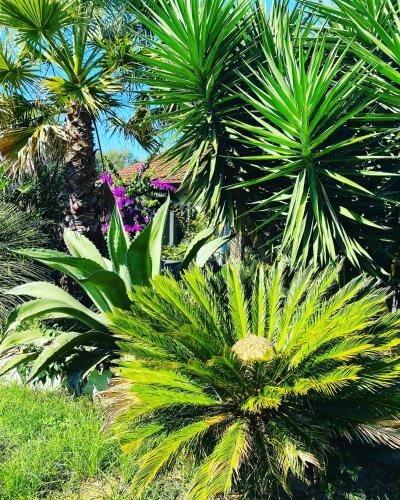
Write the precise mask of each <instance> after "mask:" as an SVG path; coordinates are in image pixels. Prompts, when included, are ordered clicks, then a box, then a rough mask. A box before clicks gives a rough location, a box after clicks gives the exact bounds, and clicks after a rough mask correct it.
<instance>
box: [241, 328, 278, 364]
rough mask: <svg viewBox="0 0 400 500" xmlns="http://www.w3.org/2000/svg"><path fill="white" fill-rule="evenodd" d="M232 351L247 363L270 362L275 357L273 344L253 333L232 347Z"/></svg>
mask: <svg viewBox="0 0 400 500" xmlns="http://www.w3.org/2000/svg"><path fill="white" fill-rule="evenodd" d="M232 351H233V352H234V353H235V354H236V356H237V357H238V358H239V359H241V360H242V361H244V362H245V363H256V362H257V361H268V360H270V359H271V358H272V357H273V356H274V346H273V345H272V342H270V341H269V340H267V339H265V338H264V337H259V336H258V335H253V334H251V333H248V334H247V335H246V337H244V338H243V339H240V340H238V341H237V342H236V344H235V345H234V346H233V347H232Z"/></svg>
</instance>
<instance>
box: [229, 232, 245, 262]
mask: <svg viewBox="0 0 400 500" xmlns="http://www.w3.org/2000/svg"><path fill="white" fill-rule="evenodd" d="M243 252H244V234H243V229H242V228H241V227H240V228H239V229H238V230H237V232H236V236H235V237H234V238H232V240H231V242H230V248H229V260H230V261H231V262H240V261H241V260H242V259H243Z"/></svg>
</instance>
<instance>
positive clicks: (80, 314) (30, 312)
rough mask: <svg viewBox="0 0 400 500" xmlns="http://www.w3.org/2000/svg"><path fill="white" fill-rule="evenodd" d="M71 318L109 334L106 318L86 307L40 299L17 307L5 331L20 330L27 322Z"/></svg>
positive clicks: (8, 320)
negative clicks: (22, 324)
mask: <svg viewBox="0 0 400 500" xmlns="http://www.w3.org/2000/svg"><path fill="white" fill-rule="evenodd" d="M35 318H40V319H55V318H70V319H73V320H76V321H80V322H81V323H84V324H85V325H87V326H88V327H89V328H92V329H94V330H98V331H104V332H107V328H106V327H105V325H104V323H103V322H104V321H105V320H104V318H103V316H102V315H100V314H96V313H94V312H92V311H91V310H90V309H87V308H86V307H84V306H81V305H80V307H79V308H78V307H74V306H73V305H71V304H68V303H66V302H62V301H60V300H49V299H38V300H32V301H30V302H25V303H24V304H21V305H20V306H18V307H16V308H15V309H14V310H13V311H12V312H11V314H10V315H9V317H8V319H7V322H6V325H5V327H4V331H5V332H6V333H7V332H10V331H12V330H15V329H16V328H18V327H19V326H20V325H21V323H23V322H24V321H26V320H33V319H35Z"/></svg>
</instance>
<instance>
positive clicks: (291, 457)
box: [109, 262, 400, 500]
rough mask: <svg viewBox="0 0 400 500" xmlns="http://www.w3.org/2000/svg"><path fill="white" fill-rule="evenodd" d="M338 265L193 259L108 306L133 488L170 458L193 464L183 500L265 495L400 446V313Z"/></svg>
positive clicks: (114, 397) (119, 416)
mask: <svg viewBox="0 0 400 500" xmlns="http://www.w3.org/2000/svg"><path fill="white" fill-rule="evenodd" d="M339 273H340V266H330V267H328V268H326V269H325V270H324V271H322V272H316V271H315V270H314V269H313V268H308V269H299V270H298V271H296V272H295V273H294V274H292V273H291V271H290V269H287V268H286V266H285V265H284V263H282V262H280V263H277V264H275V265H274V266H272V267H270V268H265V267H264V266H262V265H260V266H259V267H258V270H257V273H256V277H255V279H254V283H253V284H250V283H243V282H242V280H241V277H240V272H239V268H238V267H237V266H230V267H228V268H226V269H224V271H223V272H222V273H221V274H213V273H211V272H208V273H207V272H206V273H203V272H202V271H201V270H199V269H196V268H193V269H191V270H190V271H188V272H186V273H185V274H184V275H183V277H182V281H181V282H177V281H176V280H175V279H174V278H172V277H170V276H159V277H157V278H155V279H154V280H153V282H152V284H153V287H152V288H145V287H141V288H137V289H136V290H135V291H134V294H133V299H134V302H135V306H134V307H133V308H132V310H131V312H127V311H120V312H118V311H116V312H114V314H113V315H110V318H111V321H112V323H113V326H112V329H113V330H114V331H115V333H116V334H117V335H118V334H119V335H120V336H121V337H122V338H124V342H123V343H122V344H121V347H122V348H124V349H125V350H126V353H127V354H126V357H125V359H123V360H122V361H121V363H120V367H119V368H118V370H117V373H118V374H119V377H120V378H119V379H117V380H116V381H115V383H114V385H113V387H112V388H111V389H110V390H109V397H110V399H111V401H112V402H113V403H114V405H111V412H112V414H113V416H114V418H115V422H114V432H115V434H116V436H118V437H119V438H120V439H121V440H122V441H123V443H124V450H125V451H126V452H128V453H129V452H134V453H136V454H137V455H138V459H137V460H136V465H137V467H138V469H137V471H136V473H135V476H134V479H133V484H132V492H135V494H141V493H143V492H144V491H147V490H146V488H147V487H148V486H149V485H150V484H151V483H152V481H153V480H154V479H155V478H156V477H157V476H158V474H159V473H161V472H163V471H166V470H170V467H171V466H172V465H173V464H174V460H175V459H176V458H182V457H185V456H191V457H193V458H194V460H195V461H196V463H197V468H196V472H195V473H194V475H193V478H192V480H191V483H190V492H189V497H188V498H189V499H192V500H193V499H196V500H198V499H211V498H214V497H219V495H222V494H228V493H231V492H232V493H235V494H240V495H244V496H245V497H246V498H268V497H274V495H275V494H277V495H283V496H284V492H286V493H290V492H291V491H297V488H298V487H299V485H301V484H302V483H305V484H311V483H312V482H315V481H314V480H315V478H318V477H321V476H323V475H324V472H325V470H326V468H327V465H329V463H330V457H331V456H332V455H336V454H339V455H340V452H341V451H342V450H351V449H353V447H354V446H355V444H356V443H357V444H359V445H362V446H365V447H366V448H369V449H371V447H374V446H383V447H391V448H393V449H398V448H400V435H399V433H398V431H396V429H393V428H391V424H390V422H389V421H390V420H391V419H393V420H396V419H397V420H398V419H399V417H400V398H399V381H400V359H399V357H398V356H397V355H396V354H395V353H394V352H393V350H394V349H395V348H396V346H398V345H399V344H400V336H399V325H400V313H399V312H396V313H389V312H388V310H387V306H386V298H387V297H386V296H387V291H386V290H382V289H378V288H377V287H376V286H374V284H373V282H372V281H371V280H369V279H367V278H366V277H364V276H360V277H358V278H357V279H354V280H353V281H351V282H350V283H349V284H348V285H346V286H345V287H343V288H341V289H337V288H336V287H335V286H336V283H337V281H338V277H339Z"/></svg>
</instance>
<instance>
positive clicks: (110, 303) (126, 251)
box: [0, 200, 229, 380]
mask: <svg viewBox="0 0 400 500" xmlns="http://www.w3.org/2000/svg"><path fill="white" fill-rule="evenodd" d="M168 211H169V200H167V201H166V202H165V203H164V205H163V206H162V207H161V208H160V209H159V211H158V212H157V214H156V215H155V216H154V218H153V220H152V221H151V223H150V224H149V225H148V226H147V228H146V229H145V230H144V231H143V232H142V233H140V234H139V235H138V236H137V237H136V238H135V239H134V240H132V241H131V240H130V238H129V236H128V234H127V233H126V232H125V231H124V226H123V222H122V219H121V216H120V213H119V211H118V210H117V209H115V211H114V213H113V216H112V219H111V222H110V228H109V231H108V233H107V247H108V253H109V257H110V259H107V258H105V257H103V256H102V255H101V253H100V252H99V250H98V249H97V248H96V246H95V245H94V244H93V243H92V242H91V241H90V240H89V239H88V238H86V237H85V236H83V235H81V234H79V233H77V232H76V231H70V230H65V232H64V242H65V246H66V247H67V249H68V251H69V254H67V253H63V252H58V251H53V250H47V249H36V250H21V251H19V252H18V253H19V254H20V255H22V256H23V257H25V258H31V259H35V260H36V261H38V262H39V263H41V264H44V265H46V266H48V267H50V268H51V269H54V270H56V271H60V272H62V273H63V274H65V275H66V276H68V277H69V278H70V279H72V280H73V281H74V282H76V283H77V285H78V286H79V287H80V288H81V289H82V290H83V291H84V293H85V294H86V295H87V296H88V298H89V299H90V302H91V303H92V307H91V308H89V307H86V306H84V305H82V304H81V303H80V302H79V301H78V300H77V299H76V298H74V297H73V296H72V295H71V294H69V293H68V292H67V291H65V290H63V289H62V288H60V287H59V286H56V285H54V284H52V283H49V282H34V283H27V284H23V285H20V286H17V287H15V288H12V289H11V290H6V291H5V292H4V293H5V294H7V295H8V296H9V297H10V298H11V297H26V296H28V297H32V298H33V299H34V300H31V301H28V302H23V303H22V304H21V305H19V306H18V307H16V308H15V309H14V310H13V311H12V312H11V314H10V315H9V317H8V320H7V322H6V324H5V327H4V332H3V340H2V342H1V343H0V356H2V357H3V358H4V357H5V358H8V357H10V359H9V361H8V362H7V363H6V364H4V365H3V366H2V368H1V370H0V373H1V374H3V373H7V372H8V371H10V370H12V369H14V368H16V367H18V366H19V365H22V364H27V363H29V364H32V363H33V364H32V366H31V369H30V373H29V375H28V380H33V379H35V378H36V377H38V376H39V375H40V374H41V372H42V371H43V370H45V369H46V368H47V367H48V366H50V365H52V364H53V363H55V362H59V361H63V362H65V363H66V371H67V372H69V370H70V369H71V370H77V371H78V372H79V373H80V374H81V375H82V374H84V373H87V372H88V370H91V369H93V368H94V367H96V366H97V365H99V364H104V363H107V362H109V361H110V360H111V359H112V358H113V357H115V355H116V350H117V348H116V343H115V342H116V339H115V337H114V336H113V335H112V333H111V332H110V330H109V328H108V320H107V317H106V314H107V313H109V312H111V311H112V310H113V309H114V308H123V309H129V308H130V306H131V301H130V297H129V294H130V292H131V289H132V287H133V286H139V285H141V286H148V285H149V284H150V280H151V279H152V278H154V277H155V276H157V275H158V274H160V273H161V271H162V262H161V249H162V241H163V235H164V231H165V223H166V220H167V216H168ZM211 236H212V231H211V230H210V229H207V230H206V231H203V232H202V233H200V234H199V235H197V237H196V238H195V239H194V240H193V241H192V244H191V245H190V246H189V248H188V251H187V253H186V256H185V259H184V260H183V262H182V263H181V265H180V272H183V270H184V269H185V268H186V267H187V266H188V265H189V264H190V263H191V262H193V261H195V262H196V264H197V265H198V266H200V267H201V266H204V265H205V263H206V261H207V260H208V259H209V258H210V257H211V256H212V255H213V254H214V253H215V252H216V251H217V250H218V249H219V248H220V247H221V246H222V245H224V244H225V243H226V242H227V241H228V240H229V237H222V238H216V239H211ZM210 239H211V241H209V240H210ZM66 319H67V320H69V321H68V322H69V323H70V324H71V323H72V325H71V328H72V330H67V331H64V332H62V331H61V332H60V331H53V330H52V329H47V330H43V329H40V328H35V329H33V330H31V329H26V328H24V325H26V324H29V323H32V322H33V321H34V320H64V321H65V320H66ZM16 354H17V355H16ZM69 367H70V368H69Z"/></svg>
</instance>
